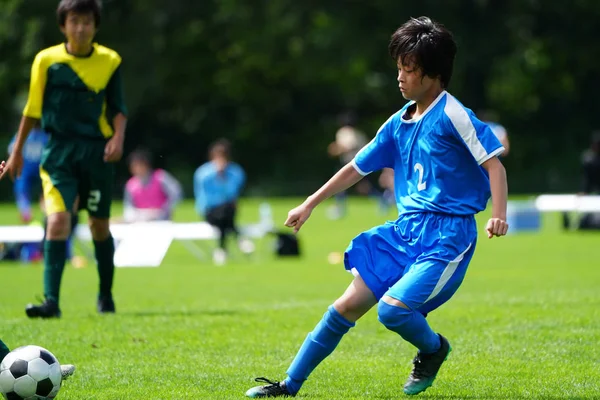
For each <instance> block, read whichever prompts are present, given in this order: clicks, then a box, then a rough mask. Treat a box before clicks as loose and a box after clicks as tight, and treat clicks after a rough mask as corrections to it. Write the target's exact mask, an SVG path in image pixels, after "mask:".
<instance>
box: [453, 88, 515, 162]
mask: <svg viewBox="0 0 600 400" xmlns="http://www.w3.org/2000/svg"><path fill="white" fill-rule="evenodd" d="M444 111H445V114H446V116H447V118H448V120H447V122H448V125H449V128H450V129H451V130H453V131H454V133H455V134H456V135H457V136H458V137H459V138H460V140H462V141H463V143H464V144H465V146H466V147H467V149H469V152H470V153H471V154H472V155H473V158H475V161H477V163H478V164H479V165H481V164H483V163H484V162H486V161H487V160H489V159H490V158H492V157H495V156H498V155H500V154H502V152H504V147H503V146H502V144H501V143H500V141H499V140H498V138H497V137H496V135H494V132H492V130H491V129H490V127H489V126H488V125H487V124H485V123H483V122H481V121H480V120H478V119H477V118H476V117H475V115H474V114H473V113H472V112H469V111H467V109H465V108H464V107H463V106H462V104H460V103H459V102H458V101H457V100H456V99H455V98H454V97H452V96H447V100H446V106H445V108H444Z"/></svg>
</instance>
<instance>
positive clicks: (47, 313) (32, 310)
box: [25, 299, 62, 318]
mask: <svg viewBox="0 0 600 400" xmlns="http://www.w3.org/2000/svg"><path fill="white" fill-rule="evenodd" d="M25 313H26V314H27V316H28V317H29V318H60V316H61V315H62V313H61V312H60V308H58V303H57V302H55V301H54V300H50V299H46V300H44V302H43V303H42V304H39V305H35V304H28V305H27V307H25Z"/></svg>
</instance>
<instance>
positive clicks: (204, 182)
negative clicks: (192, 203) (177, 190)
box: [194, 162, 246, 215]
mask: <svg viewBox="0 0 600 400" xmlns="http://www.w3.org/2000/svg"><path fill="white" fill-rule="evenodd" d="M245 180H246V174H245V173H244V170H243V169H242V167H240V166H239V165H238V164H236V163H233V162H230V163H229V164H228V165H227V167H225V171H224V172H223V174H219V173H218V172H217V170H216V168H215V165H214V163H213V162H207V163H205V164H203V165H201V166H200V167H199V168H198V169H197V170H196V172H195V173H194V197H195V198H196V211H197V212H198V213H199V214H202V215H206V212H207V211H208V210H210V209H211V208H214V207H218V206H220V205H223V204H226V203H230V202H233V201H236V200H237V198H238V197H239V195H240V192H241V191H242V187H243V186H244V182H245Z"/></svg>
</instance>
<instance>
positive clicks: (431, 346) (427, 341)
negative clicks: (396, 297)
mask: <svg viewBox="0 0 600 400" xmlns="http://www.w3.org/2000/svg"><path fill="white" fill-rule="evenodd" d="M377 313H378V314H379V322H381V323H382V324H383V325H385V327H386V328H388V329H389V330H390V331H392V332H396V333H397V334H399V335H400V336H402V338H403V339H404V340H406V341H407V342H409V343H411V344H412V345H413V346H415V347H416V348H417V349H419V352H421V353H424V354H430V353H435V352H436V351H438V350H439V349H440V347H441V346H442V344H441V342H440V337H439V335H438V334H437V333H435V332H434V331H433V330H432V329H431V328H430V327H429V324H428V323H427V320H426V319H425V317H424V316H423V314H421V313H419V312H417V311H413V310H408V309H406V308H403V307H398V306H392V305H389V304H388V303H386V302H384V301H382V300H380V301H379V306H378V309H377Z"/></svg>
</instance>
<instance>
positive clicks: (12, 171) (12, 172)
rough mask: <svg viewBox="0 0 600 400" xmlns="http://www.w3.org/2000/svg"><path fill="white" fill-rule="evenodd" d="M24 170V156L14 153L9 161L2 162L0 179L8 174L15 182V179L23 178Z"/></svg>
mask: <svg viewBox="0 0 600 400" xmlns="http://www.w3.org/2000/svg"><path fill="white" fill-rule="evenodd" d="M22 169H23V154H21V153H20V152H14V151H13V153H12V154H11V155H10V157H8V161H6V163H5V162H2V170H1V171H0V179H2V178H4V176H5V175H6V174H8V176H10V179H12V180H13V181H14V180H15V178H18V177H20V176H21V170H22Z"/></svg>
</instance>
